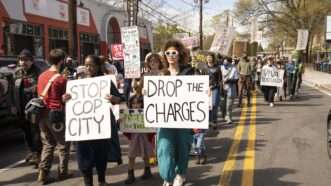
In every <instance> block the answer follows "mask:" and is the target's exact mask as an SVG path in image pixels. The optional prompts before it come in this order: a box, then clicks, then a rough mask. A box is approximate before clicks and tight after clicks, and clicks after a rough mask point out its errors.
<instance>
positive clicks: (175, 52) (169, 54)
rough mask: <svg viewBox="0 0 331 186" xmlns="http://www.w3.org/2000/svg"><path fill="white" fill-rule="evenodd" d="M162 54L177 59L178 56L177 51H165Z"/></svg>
mask: <svg viewBox="0 0 331 186" xmlns="http://www.w3.org/2000/svg"><path fill="white" fill-rule="evenodd" d="M164 54H165V55H166V56H167V57H177V56H178V51H177V50H167V51H166V52H165V53H164Z"/></svg>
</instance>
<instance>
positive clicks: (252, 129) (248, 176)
mask: <svg viewBox="0 0 331 186" xmlns="http://www.w3.org/2000/svg"><path fill="white" fill-rule="evenodd" d="M252 102H253V104H252V110H251V115H250V126H249V131H248V144H247V148H246V152H245V160H244V170H243V171H244V172H243V177H242V180H241V186H253V185H254V168H255V140H256V94H254V95H253V100H252Z"/></svg>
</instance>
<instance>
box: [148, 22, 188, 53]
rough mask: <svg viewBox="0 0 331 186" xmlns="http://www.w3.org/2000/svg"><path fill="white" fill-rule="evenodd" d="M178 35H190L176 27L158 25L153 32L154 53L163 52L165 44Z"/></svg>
mask: <svg viewBox="0 0 331 186" xmlns="http://www.w3.org/2000/svg"><path fill="white" fill-rule="evenodd" d="M176 33H188V32H186V31H185V30H183V29H181V28H178V27H177V26H176V25H162V24H159V25H157V26H156V27H155V28H154V30H153V40H154V51H161V50H162V49H163V46H164V44H165V43H166V42H167V41H168V40H169V39H172V38H173V37H174V35H175V34H176Z"/></svg>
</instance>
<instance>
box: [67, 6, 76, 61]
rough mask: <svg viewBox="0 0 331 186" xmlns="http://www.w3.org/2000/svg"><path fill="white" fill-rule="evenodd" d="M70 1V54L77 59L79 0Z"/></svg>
mask: <svg viewBox="0 0 331 186" xmlns="http://www.w3.org/2000/svg"><path fill="white" fill-rule="evenodd" d="M68 2H69V6H68V7H69V11H68V12H69V33H68V37H69V55H70V57H72V58H73V59H77V57H78V56H77V43H78V42H77V0H70V1H68Z"/></svg>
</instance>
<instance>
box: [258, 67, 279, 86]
mask: <svg viewBox="0 0 331 186" xmlns="http://www.w3.org/2000/svg"><path fill="white" fill-rule="evenodd" d="M283 84H284V70H280V69H277V68H262V73H261V86H273V87H283Z"/></svg>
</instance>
